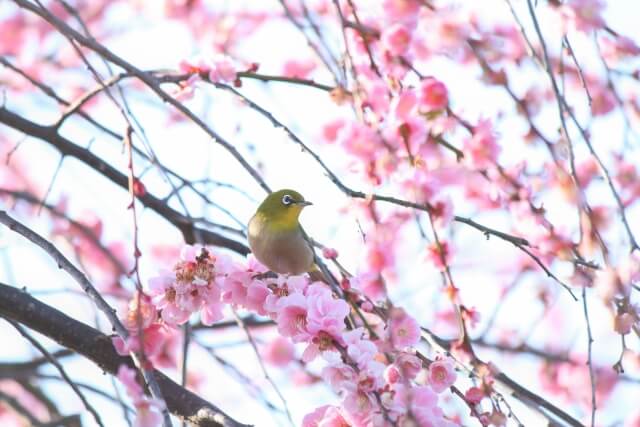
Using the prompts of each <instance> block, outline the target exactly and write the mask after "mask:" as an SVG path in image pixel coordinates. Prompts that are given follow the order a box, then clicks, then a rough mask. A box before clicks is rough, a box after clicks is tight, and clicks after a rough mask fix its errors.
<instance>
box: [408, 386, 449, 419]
mask: <svg viewBox="0 0 640 427" xmlns="http://www.w3.org/2000/svg"><path fill="white" fill-rule="evenodd" d="M437 404H438V395H437V394H436V393H434V391H433V390H432V389H431V388H430V387H427V386H421V387H415V388H413V389H412V390H411V410H412V413H413V415H414V416H415V418H416V420H417V421H418V423H419V425H421V426H422V425H426V426H429V425H434V424H435V421H436V418H440V417H441V416H442V414H441V410H440V408H438V407H437Z"/></svg>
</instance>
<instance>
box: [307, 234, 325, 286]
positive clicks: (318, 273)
mask: <svg viewBox="0 0 640 427" xmlns="http://www.w3.org/2000/svg"><path fill="white" fill-rule="evenodd" d="M300 233H301V234H302V237H304V240H306V241H307V244H308V245H309V248H310V249H311V252H312V253H313V257H314V261H313V266H312V267H311V270H309V271H308V272H307V273H308V274H309V277H310V278H311V281H312V282H324V283H326V284H329V283H330V282H329V280H327V278H326V276H325V275H324V273H323V272H322V270H320V267H319V266H318V264H317V263H316V262H315V257H316V252H315V251H314V250H313V240H312V239H311V237H309V235H308V234H307V233H306V232H305V231H304V228H302V226H300Z"/></svg>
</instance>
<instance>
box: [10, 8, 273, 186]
mask: <svg viewBox="0 0 640 427" xmlns="http://www.w3.org/2000/svg"><path fill="white" fill-rule="evenodd" d="M13 1H14V3H16V4H17V5H18V6H20V7H22V8H24V9H27V10H29V11H31V12H32V13H34V14H36V15H38V16H39V17H41V18H42V19H43V20H45V21H46V22H48V23H49V24H51V25H52V26H53V27H54V28H56V30H58V31H59V32H60V33H61V34H62V35H64V36H65V37H68V38H71V39H73V40H75V41H76V42H78V43H79V44H81V45H82V46H84V47H86V48H88V49H91V50H92V51H94V52H95V53H96V54H98V55H99V56H101V57H102V58H104V59H105V60H107V61H109V62H111V63H112V64H115V65H117V66H119V67H122V68H123V69H124V70H126V71H127V72H129V73H131V74H133V75H135V76H136V77H137V78H138V79H139V80H140V81H142V82H143V83H144V84H145V85H146V86H147V87H148V88H149V89H151V90H152V91H153V92H154V93H155V94H156V95H158V96H159V97H160V98H161V99H162V100H163V101H165V102H167V103H168V104H170V105H172V106H173V107H175V108H176V109H177V110H178V111H180V112H181V113H182V114H184V115H185V116H186V117H188V118H189V119H190V120H191V121H192V122H193V123H194V124H196V125H197V126H198V127H200V128H201V129H202V130H203V131H204V132H205V133H206V134H207V135H209V137H211V138H212V139H213V141H214V142H215V143H217V144H219V145H221V146H222V147H223V148H224V149H225V150H226V151H227V152H228V153H229V154H231V155H232V156H233V157H234V158H235V159H236V160H237V161H238V163H240V165H242V167H243V168H244V169H245V170H246V171H247V173H249V175H251V177H252V178H253V179H254V180H255V181H256V183H258V185H260V187H262V189H263V190H265V191H266V192H270V191H271V190H270V188H269V186H268V185H267V184H266V183H265V182H264V180H263V179H262V177H261V176H260V174H259V173H258V171H257V170H256V169H255V168H254V167H253V166H251V165H250V164H249V163H248V162H247V161H246V159H245V158H244V157H242V155H241V154H240V153H239V152H238V150H237V149H236V148H235V147H234V146H233V144H231V143H229V142H228V141H226V140H225V139H224V138H222V136H220V135H218V134H217V133H216V132H215V131H214V130H213V129H211V127H210V126H208V125H207V124H206V123H205V122H204V121H203V120H202V119H200V118H199V117H198V116H196V115H195V114H194V113H193V112H192V111H191V110H190V109H188V108H187V107H185V106H184V105H183V104H182V103H180V102H179V101H177V100H176V99H174V98H173V97H172V96H171V95H169V94H168V93H167V92H166V91H164V90H163V89H162V88H161V87H160V83H159V81H158V80H157V79H156V78H155V77H154V76H153V75H151V74H149V73H146V72H144V71H142V70H140V69H139V68H137V67H135V66H134V65H132V64H131V63H129V62H127V61H125V60H124V59H122V58H121V57H119V56H118V55H116V54H114V53H113V52H111V51H110V50H109V49H107V48H106V47H105V46H103V45H101V44H100V43H98V42H97V41H96V40H95V39H92V38H88V37H85V36H84V35H82V34H80V33H79V32H78V31H76V30H74V29H73V28H71V27H70V26H69V25H67V24H66V23H65V22H64V21H62V20H60V19H59V18H58V17H56V16H55V15H53V14H52V13H51V12H49V11H48V10H47V9H44V8H41V7H38V6H36V5H34V4H33V3H31V2H29V1H27V0H13Z"/></svg>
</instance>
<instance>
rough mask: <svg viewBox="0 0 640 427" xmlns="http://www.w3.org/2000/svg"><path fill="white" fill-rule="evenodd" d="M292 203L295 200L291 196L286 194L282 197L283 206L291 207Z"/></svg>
mask: <svg viewBox="0 0 640 427" xmlns="http://www.w3.org/2000/svg"><path fill="white" fill-rule="evenodd" d="M291 203H293V198H292V197H291V196H290V195H288V194H285V195H284V196H282V204H283V205H285V206H289V205H290V204H291Z"/></svg>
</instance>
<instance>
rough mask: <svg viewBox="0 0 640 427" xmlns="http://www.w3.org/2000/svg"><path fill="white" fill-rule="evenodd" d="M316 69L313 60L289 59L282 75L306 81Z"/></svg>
mask: <svg viewBox="0 0 640 427" xmlns="http://www.w3.org/2000/svg"><path fill="white" fill-rule="evenodd" d="M315 69H316V63H315V61H313V60H311V59H307V60H300V59H289V60H287V61H286V62H285V63H284V65H283V66H282V75H283V76H286V77H293V78H297V79H306V78H307V77H309V74H311V72H312V71H313V70H315Z"/></svg>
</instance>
